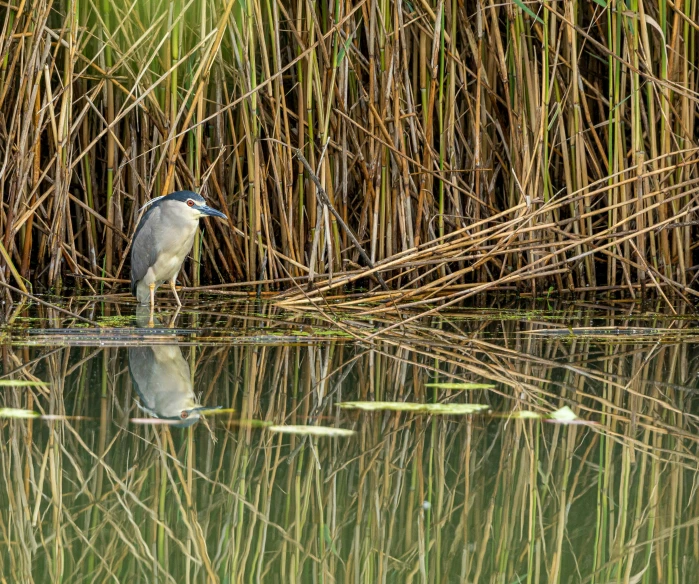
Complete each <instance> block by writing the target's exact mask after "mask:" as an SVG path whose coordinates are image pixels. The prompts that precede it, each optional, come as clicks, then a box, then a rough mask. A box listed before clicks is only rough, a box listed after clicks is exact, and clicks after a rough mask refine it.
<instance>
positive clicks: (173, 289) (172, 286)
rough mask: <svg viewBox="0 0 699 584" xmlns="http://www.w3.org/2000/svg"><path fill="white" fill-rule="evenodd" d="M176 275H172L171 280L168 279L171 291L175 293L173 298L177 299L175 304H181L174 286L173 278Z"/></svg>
mask: <svg viewBox="0 0 699 584" xmlns="http://www.w3.org/2000/svg"><path fill="white" fill-rule="evenodd" d="M176 278H177V276H173V277H172V280H170V287H171V288H172V293H173V294H174V295H175V300H176V301H177V306H178V307H179V306H182V303H181V302H180V297H179V296H178V295H177V289H176V288H175V279H176Z"/></svg>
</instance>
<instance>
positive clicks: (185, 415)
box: [180, 410, 189, 420]
mask: <svg viewBox="0 0 699 584" xmlns="http://www.w3.org/2000/svg"><path fill="white" fill-rule="evenodd" d="M180 418H182V419H183V420H186V419H187V418H189V412H188V411H187V410H182V413H181V414H180Z"/></svg>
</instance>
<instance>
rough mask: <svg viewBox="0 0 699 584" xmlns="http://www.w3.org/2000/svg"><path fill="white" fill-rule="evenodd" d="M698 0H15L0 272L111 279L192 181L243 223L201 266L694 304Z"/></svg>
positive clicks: (430, 291) (247, 277)
mask: <svg viewBox="0 0 699 584" xmlns="http://www.w3.org/2000/svg"><path fill="white" fill-rule="evenodd" d="M697 4H698V3H697V1H696V0H684V1H683V2H679V1H675V2H672V1H670V0H653V1H647V0H630V1H629V2H620V1H616V0H610V1H605V0H595V2H576V1H574V0H550V1H546V2H542V1H531V2H524V0H513V1H510V2H494V1H493V0H475V1H473V0H470V1H465V2H457V1H456V0H450V1H449V0H448V1H446V2H445V1H444V0H421V1H419V2H414V3H411V2H404V1H402V0H363V1H360V2H356V3H352V2H341V1H340V0H337V1H336V2H331V3H325V2H318V3H315V2H310V1H307V0H299V1H298V2H291V3H285V2H257V3H256V2H252V1H250V0H245V1H243V0H239V1H235V0H227V1H226V2H225V3H215V2H209V1H207V0H170V1H168V2H164V1H160V2H147V3H128V2H122V1H116V2H108V1H103V2H102V3H98V2H94V1H93V0H64V1H62V2H57V1H53V0H8V2H7V3H6V4H4V5H3V6H2V7H1V8H0V13H1V14H2V15H3V16H2V22H3V26H2V29H1V30H0V137H1V140H0V161H1V162H0V189H1V190H2V206H1V207H0V235H1V238H0V244H1V246H0V256H1V258H0V278H2V281H4V282H7V283H9V280H15V283H16V284H17V285H18V287H19V288H21V289H24V287H25V286H28V285H29V284H31V286H33V288H34V289H35V290H39V289H44V288H53V289H56V290H59V291H60V290H65V289H66V288H72V287H78V288H82V287H88V288H89V289H90V291H97V290H98V289H102V290H104V289H105V287H110V286H112V287H113V286H116V285H119V284H120V282H121V281H122V280H124V279H126V278H127V277H128V265H127V264H128V262H127V259H128V250H129V236H130V234H131V233H132V232H133V229H134V225H135V223H136V221H137V220H138V209H139V208H140V207H141V206H142V205H143V204H144V203H145V202H146V201H148V200H149V199H151V198H152V197H154V196H157V195H160V194H163V193H166V192H169V191H172V190H174V189H185V188H186V189H192V190H197V191H201V192H202V193H203V194H204V195H205V196H207V197H208V198H210V199H211V200H212V202H213V204H215V205H216V206H218V207H220V208H221V209H222V210H223V211H224V212H226V213H227V214H228V216H229V217H230V220H229V222H228V224H227V225H225V224H219V223H216V224H214V223H208V224H207V225H206V227H205V230H204V234H203V237H201V238H200V239H199V240H198V241H197V245H195V248H194V251H193V254H192V260H191V261H189V262H188V264H187V267H186V269H185V270H184V271H183V272H182V275H181V279H182V283H184V284H185V285H190V286H199V285H200V284H202V283H208V284H224V283H233V282H244V281H263V282H264V284H263V285H264V286H265V287H267V288H271V289H280V288H288V293H287V296H286V297H285V298H284V299H283V300H284V301H285V302H291V303H299V302H303V303H307V304H308V303H309V302H315V300H314V299H316V298H317V297H318V294H320V293H321V292H320V290H324V291H325V292H329V291H330V290H333V289H337V288H339V287H341V286H343V287H344V286H347V285H351V284H354V283H356V282H357V281H359V280H361V282H360V284H361V285H362V286H375V285H377V284H378V283H379V282H383V281H384V280H385V281H386V282H387V284H388V286H387V287H388V288H389V289H390V291H392V292H396V291H397V292H399V294H393V295H392V296H391V298H392V299H393V301H394V302H393V303H392V304H391V306H395V305H396V303H397V302H413V301H415V300H417V299H419V300H420V301H421V302H423V303H430V304H434V303H439V302H443V301H444V299H445V297H447V298H452V299H453V300H454V301H457V300H459V299H461V298H463V297H464V296H465V295H467V294H470V293H473V291H474V290H482V289H491V288H503V287H508V286H509V287H513V286H514V287H519V288H520V289H527V290H529V291H531V292H533V293H536V292H537V291H541V290H547V289H548V290H552V291H557V292H564V291H568V290H579V289H586V290H624V291H628V293H629V294H630V295H632V296H634V297H637V296H638V295H639V294H640V295H641V296H643V295H645V293H646V288H653V289H657V290H658V291H660V293H661V295H663V297H664V298H667V295H668V294H669V293H672V294H677V295H681V296H683V297H684V298H686V299H691V298H690V297H692V296H696V294H697V293H696V291H695V290H696V279H697V275H698V274H699V271H697V269H696V268H697V266H696V265H695V264H696V260H695V257H696V244H695V243H694V239H695V237H696V231H697V220H696V215H697V213H696V212H697V208H698V206H699V199H698V198H697V192H698V189H699V177H698V176H697V161H698V160H699V150H698V149H697V132H696V125H697V121H696V118H697V103H698V101H699V100H698V96H699V92H698V90H699V85H698V83H699V82H698V79H697V71H696V64H697V62H699V60H698V51H699V49H698V48H697V43H696V36H697V29H698V28H699V25H697V18H698V17H699V14H698V13H697ZM296 149H298V151H300V152H301V154H302V156H303V159H305V160H307V161H308V164H309V166H310V167H311V168H312V169H314V170H313V172H312V173H310V172H308V171H307V170H306V169H305V167H304V165H303V164H302V163H301V162H300V160H299V159H298V158H297V157H295V156H294V153H295V152H296ZM317 185H320V186H321V187H322V190H323V191H324V192H325V193H326V195H325V196H319V193H320V191H319V190H318V186H317ZM338 217H340V218H341V219H342V221H338V220H337V218H338ZM355 236H356V239H357V240H358V242H359V243H360V244H361V246H362V247H363V250H364V251H365V252H366V253H365V254H364V253H362V252H361V251H360V250H358V249H357V246H356V245H353V238H354V237H355ZM367 257H368V258H369V261H368V262H367V261H366V258H367ZM372 265H373V266H374V267H373V268H369V267H368V266H372ZM370 272H373V273H374V278H376V280H373V279H367V276H368V275H369V273H370ZM293 282H296V283H298V284H300V283H301V282H303V283H304V285H305V284H307V283H309V284H315V285H316V287H317V290H316V291H315V292H312V293H311V294H310V295H307V294H306V293H305V292H304V293H301V292H300V291H299V289H298V287H297V286H294V285H293ZM290 283H292V284H291V285H290ZM3 293H7V292H6V291H4V292H3ZM380 294H381V295H382V296H379V297H378V298H383V297H385V296H384V295H386V294H387V292H386V291H385V290H384V291H383V292H380Z"/></svg>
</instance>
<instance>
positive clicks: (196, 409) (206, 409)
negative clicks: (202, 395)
mask: <svg viewBox="0 0 699 584" xmlns="http://www.w3.org/2000/svg"><path fill="white" fill-rule="evenodd" d="M222 407H223V406H213V407H209V406H196V407H193V408H192V409H191V410H189V411H190V412H201V413H203V414H204V413H206V412H211V411H213V410H220V409H221V408H222Z"/></svg>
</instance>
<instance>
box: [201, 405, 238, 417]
mask: <svg viewBox="0 0 699 584" xmlns="http://www.w3.org/2000/svg"><path fill="white" fill-rule="evenodd" d="M198 411H199V413H200V414H204V415H205V416H221V415H223V414H232V413H233V412H235V409H234V408H226V409H223V408H222V407H218V408H216V407H212V408H206V407H205V408H202V409H201V410H198Z"/></svg>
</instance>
